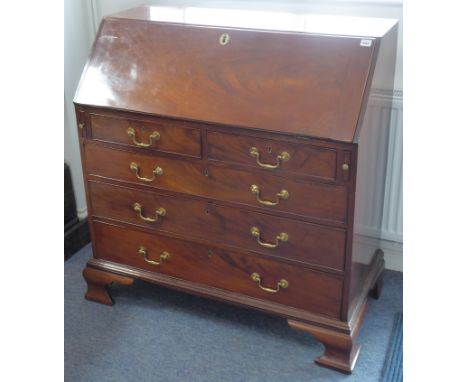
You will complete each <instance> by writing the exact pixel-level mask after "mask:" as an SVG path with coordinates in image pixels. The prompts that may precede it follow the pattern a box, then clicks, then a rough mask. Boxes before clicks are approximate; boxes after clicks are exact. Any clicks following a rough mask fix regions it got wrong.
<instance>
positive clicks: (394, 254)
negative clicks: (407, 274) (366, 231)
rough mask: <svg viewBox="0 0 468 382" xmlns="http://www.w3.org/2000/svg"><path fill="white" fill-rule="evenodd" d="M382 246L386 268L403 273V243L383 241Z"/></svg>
mask: <svg viewBox="0 0 468 382" xmlns="http://www.w3.org/2000/svg"><path fill="white" fill-rule="evenodd" d="M380 246H381V248H382V251H383V252H384V259H385V268H386V269H390V270H392V271H399V272H403V243H398V242H396V241H389V240H381V242H380Z"/></svg>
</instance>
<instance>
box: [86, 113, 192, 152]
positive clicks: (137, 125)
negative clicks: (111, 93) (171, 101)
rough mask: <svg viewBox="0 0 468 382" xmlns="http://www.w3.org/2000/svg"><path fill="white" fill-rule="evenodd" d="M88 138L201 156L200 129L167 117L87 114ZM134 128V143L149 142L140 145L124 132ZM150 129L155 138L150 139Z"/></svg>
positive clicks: (150, 149) (149, 149)
mask: <svg viewBox="0 0 468 382" xmlns="http://www.w3.org/2000/svg"><path fill="white" fill-rule="evenodd" d="M89 118H90V124H89V125H90V131H91V137H90V138H91V139H95V140H99V141H103V142H111V143H120V144H123V145H126V146H132V147H138V148H140V149H142V150H148V151H152V150H155V151H161V152H168V153H177V154H181V155H187V156H191V157H197V158H199V157H200V155H201V145H200V129H199V128H197V127H193V126H192V125H189V124H187V123H184V122H179V123H175V122H174V121H172V120H167V119H160V118H158V119H152V120H148V119H147V118H146V119H136V118H135V117H134V118H131V119H130V118H121V117H116V116H112V115H102V114H94V113H92V114H89ZM128 128H132V129H133V130H134V131H135V140H136V142H137V143H143V144H150V143H151V146H150V147H148V148H141V147H140V146H138V145H136V144H135V143H134V142H133V139H132V138H131V137H129V135H128V134H127V129H128ZM154 132H157V133H159V134H160V138H159V139H157V140H156V139H152V140H150V135H151V134H152V133H154Z"/></svg>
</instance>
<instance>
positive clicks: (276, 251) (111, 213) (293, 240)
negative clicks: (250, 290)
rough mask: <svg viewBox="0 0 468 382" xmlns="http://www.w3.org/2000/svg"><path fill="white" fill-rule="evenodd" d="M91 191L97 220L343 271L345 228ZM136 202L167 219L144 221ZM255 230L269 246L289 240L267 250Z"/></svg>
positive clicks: (98, 188) (125, 192)
mask: <svg viewBox="0 0 468 382" xmlns="http://www.w3.org/2000/svg"><path fill="white" fill-rule="evenodd" d="M89 188H90V193H91V204H92V206H93V215H94V216H96V217H101V218H108V219H113V220H117V221H121V222H126V223H131V224H134V225H138V226H142V227H148V228H151V229H153V230H157V231H160V232H170V233H178V234H183V235H185V236H187V237H195V238H209V240H211V241H212V242H214V243H224V244H227V245H230V246H233V247H237V248H240V249H243V250H249V251H254V252H259V253H262V254H266V255H269V256H273V257H279V258H285V259H292V260H297V261H301V262H304V263H312V264H316V265H321V266H323V267H328V268H332V269H336V270H342V269H343V263H344V253H345V252H344V251H345V239H346V234H345V231H344V230H342V229H336V228H325V227H322V226H319V225H316V224H310V223H304V222H299V221H295V220H291V219H284V218H279V217H275V216H269V215H265V214H261V213H256V212H250V211H248V210H247V211H246V210H239V209H236V208H229V207H225V206H218V205H216V204H215V203H212V202H206V201H202V200H194V199H188V198H181V197H176V196H165V195H159V194H156V193H154V192H144V191H140V190H135V189H132V188H128V187H117V186H111V185H108V184H105V183H96V182H89ZM134 203H139V204H140V205H141V206H142V210H143V211H142V215H143V217H151V218H155V217H156V214H155V211H156V210H157V209H158V208H161V207H162V208H164V209H165V210H166V215H165V216H164V217H159V218H158V220H157V221H155V222H147V221H144V220H142V219H141V218H140V215H139V213H137V212H135V211H134V209H133V205H134ZM252 227H258V228H259V229H260V231H261V239H262V240H263V241H266V242H274V241H275V240H274V238H275V237H276V236H277V235H278V234H279V233H280V232H286V233H287V234H288V235H289V239H288V241H287V242H281V243H280V244H279V246H278V247H277V248H265V247H263V246H261V245H259V244H258V243H257V239H256V238H255V237H253V236H252V234H251V228H252Z"/></svg>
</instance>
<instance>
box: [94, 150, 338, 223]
mask: <svg viewBox="0 0 468 382" xmlns="http://www.w3.org/2000/svg"><path fill="white" fill-rule="evenodd" d="M85 153H86V161H87V169H88V175H97V176H100V177H105V178H109V179H118V180H121V181H125V182H129V183H136V184H139V185H144V186H149V187H154V188H158V189H162V190H170V191H176V192H183V193H187V194H191V195H199V196H204V197H207V198H210V199H217V200H229V201H231V202H236V203H239V204H244V205H251V206H255V207H260V208H264V209H266V210H268V211H269V212H272V213H274V212H275V211H283V212H289V213H292V214H295V215H302V216H309V217H314V218H316V219H321V220H326V221H330V222H333V221H335V222H340V223H344V222H345V221H346V212H347V205H346V203H347V201H346V197H347V191H346V187H344V186H338V185H337V186H334V185H329V184H321V183H312V182H304V181H302V180H295V179H292V178H285V177H284V176H281V175H279V174H278V175H274V174H273V173H270V172H269V173H252V172H250V171H248V170H244V171H242V170H237V169H231V168H229V167H225V166H223V167H219V166H216V165H214V164H202V163H197V162H193V161H183V160H174V159H169V158H165V157H157V156H154V155H152V156H150V155H146V154H143V153H134V152H130V151H123V150H120V149H111V148H108V147H102V146H98V145H95V144H87V145H86V146H85ZM247 155H248V154H246V156H247ZM131 163H136V164H137V165H138V167H139V176H140V177H144V178H147V179H153V178H154V180H153V181H151V182H148V181H144V180H139V179H138V178H137V176H136V175H135V172H132V171H131V169H130V164H131ZM156 167H160V168H161V169H162V170H163V174H162V175H161V176H155V175H154V174H153V170H154V169H155V168H156ZM252 185H256V186H258V188H259V190H260V197H261V200H267V201H275V200H276V194H277V193H279V192H280V191H281V190H287V191H288V193H289V197H288V199H280V200H279V203H278V205H276V206H265V205H263V204H261V203H259V202H258V200H257V197H256V195H254V194H252V191H251V188H252Z"/></svg>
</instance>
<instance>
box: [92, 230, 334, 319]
mask: <svg viewBox="0 0 468 382" xmlns="http://www.w3.org/2000/svg"><path fill="white" fill-rule="evenodd" d="M93 224H94V230H95V244H96V249H97V253H96V254H95V257H97V258H101V259H105V260H109V261H113V262H116V263H119V264H127V265H130V266H133V267H137V268H141V269H145V270H148V271H153V272H158V273H162V274H165V275H168V276H172V277H176V278H180V279H183V280H187V281H192V282H195V283H199V284H204V285H209V286H212V287H216V288H221V289H226V290H229V291H232V292H238V293H242V294H245V295H248V296H251V297H255V298H260V299H265V300H270V301H274V302H277V303H280V304H284V305H288V306H293V307H296V308H299V309H304V310H307V311H312V312H314V313H319V314H323V315H327V316H331V317H335V318H337V317H339V313H340V302H341V288H342V280H341V278H340V277H338V276H333V275H327V274H325V273H321V272H316V271H313V270H310V269H304V268H300V267H296V266H291V265H288V264H283V263H281V262H276V261H274V260H269V259H264V258H260V257H257V256H252V255H243V254H240V253H233V252H229V251H225V250H221V249H219V248H215V247H211V246H203V245H199V244H196V243H193V242H189V241H185V240H179V239H173V238H169V237H165V236H162V235H151V234H147V233H145V232H140V231H138V230H133V229H126V228H121V227H117V226H113V225H108V224H104V223H98V222H94V223H93ZM262 288H264V289H262Z"/></svg>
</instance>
